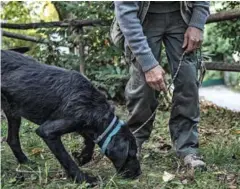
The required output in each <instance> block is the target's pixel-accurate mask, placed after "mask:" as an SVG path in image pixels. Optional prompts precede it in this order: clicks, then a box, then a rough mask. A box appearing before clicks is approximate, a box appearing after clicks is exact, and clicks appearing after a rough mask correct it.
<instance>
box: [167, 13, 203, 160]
mask: <svg viewBox="0 0 240 189" xmlns="http://www.w3.org/2000/svg"><path fill="white" fill-rule="evenodd" d="M169 18H170V19H169V23H171V24H170V25H169V27H168V30H167V31H166V34H165V37H164V38H163V42H164V44H165V47H166V52H167V57H168V61H169V63H170V68H171V71H172V76H173V75H174V73H175V72H176V70H177V68H178V65H179V60H180V57H181V55H182V53H183V51H184V50H183V49H182V44H183V41H184V33H185V31H186V29H187V25H186V24H185V23H184V21H183V20H182V18H181V15H180V12H174V13H172V14H171V16H170V17H169ZM199 114H200V113H199V96H198V81H197V60H196V58H195V56H194V53H190V54H187V55H185V56H184V59H183V62H182V66H181V68H180V71H179V73H178V75H177V78H176V80H175V81H174V91H173V99H172V110H171V117H170V120H169V129H170V134H171V139H172V142H173V144H174V146H175V149H176V153H177V155H178V156H180V157H185V156H186V155H188V154H190V153H194V154H196V153H197V149H198V144H199V143H198V130H197V124H198V122H199Z"/></svg>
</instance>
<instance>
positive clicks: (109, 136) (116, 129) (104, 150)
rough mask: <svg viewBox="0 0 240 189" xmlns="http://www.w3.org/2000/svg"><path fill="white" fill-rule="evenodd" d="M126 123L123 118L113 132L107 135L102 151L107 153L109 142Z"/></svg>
mask: <svg viewBox="0 0 240 189" xmlns="http://www.w3.org/2000/svg"><path fill="white" fill-rule="evenodd" d="M123 125H124V122H123V121H122V120H119V121H118V124H117V126H116V127H115V128H114V129H113V130H112V132H111V133H109V135H108V136H107V138H106V140H105V141H104V143H103V145H102V147H101V152H102V153H103V154H105V152H106V149H107V146H108V144H109V142H110V141H111V139H112V137H113V136H114V135H116V134H117V132H118V131H119V130H120V129H121V127H122V126H123Z"/></svg>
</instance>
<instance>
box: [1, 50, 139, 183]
mask: <svg viewBox="0 0 240 189" xmlns="http://www.w3.org/2000/svg"><path fill="white" fill-rule="evenodd" d="M1 76H2V78H1V102H2V109H3V111H4V113H5V114H6V117H7V120H8V137H7V143H8V144H9V146H10V147H11V149H12V151H13V153H14V155H15V157H16V158H17V160H18V161H19V163H25V162H27V161H28V158H27V157H26V156H25V154H24V153H23V151H22V149H21V146H20V142H19V128H20V124H21V117H23V118H26V119H28V120H29V121H31V122H33V123H35V124H37V125H40V127H38V128H37V130H36V133H37V135H39V136H40V137H41V138H42V139H43V140H44V141H45V143H46V144H47V146H48V147H49V148H50V150H51V151H52V153H53V154H54V155H55V157H56V158H57V159H58V161H59V162H60V163H61V165H62V166H63V167H64V169H65V170H66V172H67V174H68V176H70V177H72V178H73V179H75V180H76V181H77V182H80V183H81V182H83V181H84V180H85V181H87V182H89V183H93V182H95V181H96V180H95V178H93V177H90V176H88V175H87V174H84V173H83V172H81V171H80V170H79V169H78V166H77V165H76V164H75V162H74V161H73V160H72V158H71V156H70V155H69V154H68V152H67V151H66V150H65V148H64V146H63V144H62V142H61V136H62V135H63V134H66V133H70V132H78V133H79V134H81V135H82V136H83V137H84V139H85V145H86V146H85V148H84V149H83V151H82V153H81V156H80V157H79V158H80V160H79V162H80V164H81V165H83V164H85V163H87V162H89V161H90V160H91V158H92V154H93V150H94V146H95V143H97V144H98V145H99V146H100V147H101V148H102V150H103V151H104V153H105V155H106V156H107V157H108V158H109V159H110V160H111V161H112V162H113V164H114V166H115V168H116V169H117V171H118V173H121V174H122V175H123V176H124V177H127V178H133V177H136V176H138V175H140V174H141V170H140V165H139V161H138V160H137V157H136V153H137V146H136V142H135V139H134V136H133V135H132V133H131V132H130V131H129V129H128V127H127V126H126V125H125V124H123V123H121V121H120V120H118V118H117V119H116V117H115V114H114V109H113V108H112V107H111V106H110V104H109V103H108V102H107V100H106V97H105V96H104V95H103V94H101V93H100V92H99V91H98V90H97V89H96V88H94V86H93V85H92V84H91V83H90V82H89V81H88V80H87V79H86V78H85V77H84V76H82V75H81V74H80V73H78V72H76V71H70V70H65V69H62V68H58V67H55V66H49V65H45V64H41V63H38V62H37V61H36V60H34V59H32V58H30V57H27V56H25V55H22V54H20V53H18V52H13V51H9V50H1ZM103 133H104V134H103ZM99 136H101V137H102V138H101V137H99ZM94 141H95V143H94Z"/></svg>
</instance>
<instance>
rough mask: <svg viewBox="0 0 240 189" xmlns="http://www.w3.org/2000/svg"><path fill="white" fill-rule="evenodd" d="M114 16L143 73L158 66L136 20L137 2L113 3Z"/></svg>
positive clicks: (138, 21) (137, 19)
mask: <svg viewBox="0 0 240 189" xmlns="http://www.w3.org/2000/svg"><path fill="white" fill-rule="evenodd" d="M114 4H115V15H116V19H117V21H118V23H119V26H120V29H121V31H122V33H123V35H124V37H125V40H126V42H127V44H128V46H129V48H130V49H131V51H132V53H133V54H134V55H135V57H136V59H137V61H138V62H139V64H140V65H141V67H142V70H143V71H144V72H146V71H148V70H150V69H152V68H154V67H155V66H157V65H158V61H157V60H156V59H155V57H154V55H153V53H152V50H151V49H150V47H149V45H148V42H147V38H146V36H145V35H144V33H143V28H142V25H141V23H140V19H139V18H138V16H137V15H138V10H139V2H138V1H115V2H114Z"/></svg>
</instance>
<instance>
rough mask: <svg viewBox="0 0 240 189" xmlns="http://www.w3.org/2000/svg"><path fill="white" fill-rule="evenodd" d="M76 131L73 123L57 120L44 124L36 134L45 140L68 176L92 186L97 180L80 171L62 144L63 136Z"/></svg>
mask: <svg viewBox="0 0 240 189" xmlns="http://www.w3.org/2000/svg"><path fill="white" fill-rule="evenodd" d="M75 130H76V127H75V125H74V124H73V122H72V121H69V120H56V121H51V122H50V121H48V122H46V123H44V124H43V125H41V126H40V127H39V128H38V129H37V130H36V133H37V134H38V135H39V136H40V137H42V138H43V140H44V141H45V143H46V144H47V146H48V147H49V148H50V150H51V151H52V153H53V154H54V155H55V157H56V158H57V159H58V161H59V162H60V163H61V165H62V166H63V167H64V169H65V170H66V172H67V174H68V176H70V177H71V178H73V179H74V180H76V182H79V183H81V182H83V181H86V182H89V183H90V184H93V183H94V182H96V179H95V178H93V177H90V176H88V175H87V174H84V173H83V172H81V171H80V170H79V169H78V166H77V165H76V163H75V162H74V161H73V160H72V158H71V156H70V155H69V154H68V152H67V151H66V149H65V148H64V146H63V144H62V141H61V135H63V134H66V133H70V132H73V131H75Z"/></svg>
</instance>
